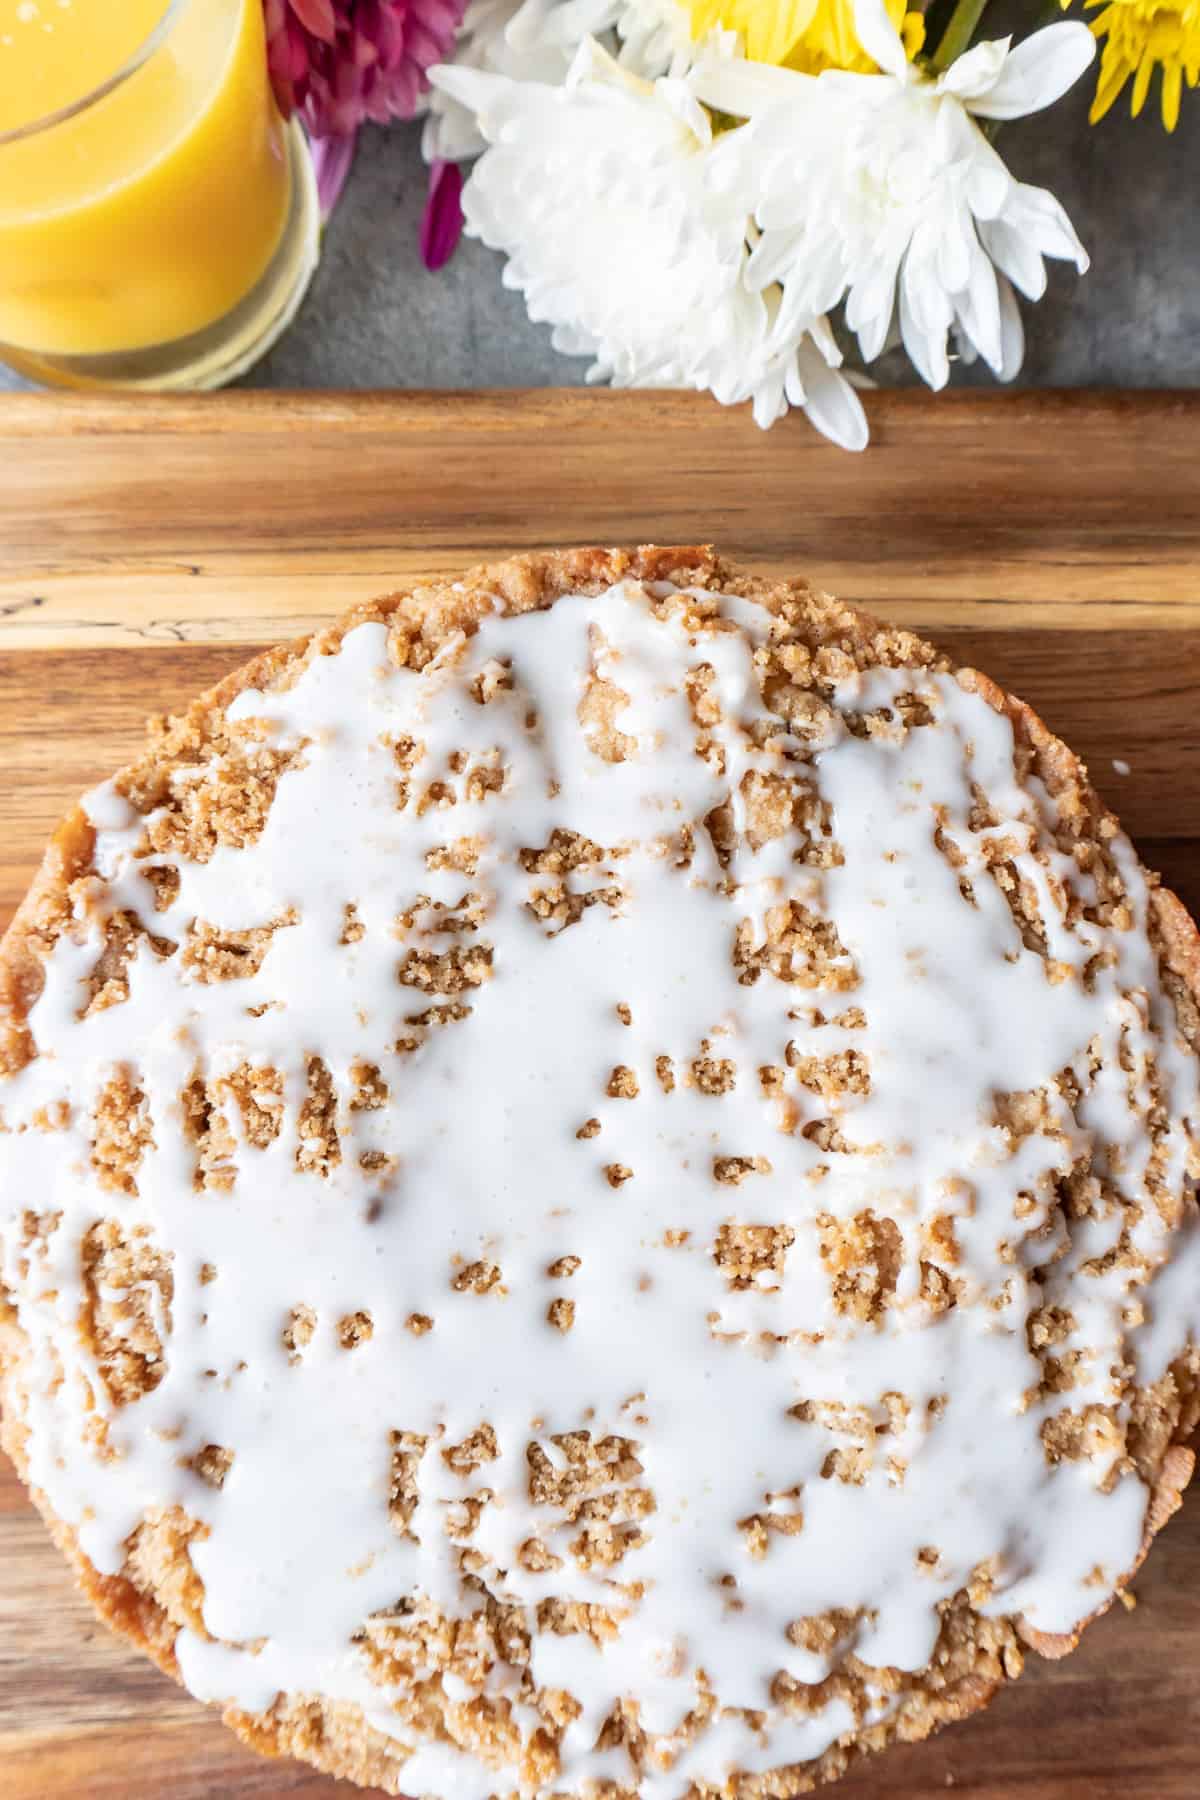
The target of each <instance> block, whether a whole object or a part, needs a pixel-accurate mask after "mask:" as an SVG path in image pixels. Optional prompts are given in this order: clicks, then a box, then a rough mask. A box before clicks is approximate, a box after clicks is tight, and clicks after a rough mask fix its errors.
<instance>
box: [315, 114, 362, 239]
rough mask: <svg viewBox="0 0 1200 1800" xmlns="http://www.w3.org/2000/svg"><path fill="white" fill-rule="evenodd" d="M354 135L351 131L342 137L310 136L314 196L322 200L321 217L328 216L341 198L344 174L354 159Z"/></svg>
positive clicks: (348, 171) (356, 136) (345, 174)
mask: <svg viewBox="0 0 1200 1800" xmlns="http://www.w3.org/2000/svg"><path fill="white" fill-rule="evenodd" d="M357 138H358V133H357V132H355V131H350V132H347V133H346V135H345V136H344V137H319V138H310V139H309V143H310V146H311V148H312V159H313V169H314V171H315V173H316V177H317V198H318V199H319V200H320V203H321V217H322V219H328V217H329V215H330V214H331V213H332V211H333V209H334V207H335V206H336V205H337V203H338V201H339V200H340V199H341V194H342V189H343V188H344V187H345V185H346V177H347V175H349V173H350V165H351V163H352V162H353V161H354V146H355V143H356V142H357Z"/></svg>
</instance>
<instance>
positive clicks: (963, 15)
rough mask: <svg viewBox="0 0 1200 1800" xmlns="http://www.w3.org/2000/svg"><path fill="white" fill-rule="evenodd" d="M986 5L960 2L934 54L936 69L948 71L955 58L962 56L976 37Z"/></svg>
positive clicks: (972, 0)
mask: <svg viewBox="0 0 1200 1800" xmlns="http://www.w3.org/2000/svg"><path fill="white" fill-rule="evenodd" d="M986 5H987V0H958V4H957V5H956V6H955V8H954V11H953V12H952V13H951V14H950V19H949V23H948V24H947V26H946V29H945V31H943V33H942V35H941V39H940V41H939V43H938V47H937V49H936V50H935V51H934V53H933V57H932V62H933V66H934V68H935V69H948V68H949V67H950V64H951V63H952V62H953V61H954V60H955V58H956V57H959V56H961V55H962V53H963V51H964V50H965V49H966V48H967V47H968V45H969V44H970V42H971V39H972V38H973V37H974V36H975V28H976V26H977V25H978V24H979V21H980V19H981V18H982V17H983V9H984V7H985V6H986Z"/></svg>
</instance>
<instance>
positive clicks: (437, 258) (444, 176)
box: [421, 159, 463, 269]
mask: <svg viewBox="0 0 1200 1800" xmlns="http://www.w3.org/2000/svg"><path fill="white" fill-rule="evenodd" d="M462 186H463V178H462V170H461V169H460V168H459V166H458V164H457V163H456V162H442V161H441V160H440V159H439V160H438V161H437V162H434V163H431V164H430V167H429V197H428V199H427V200H426V202H425V211H424V213H423V214H422V217H421V261H422V262H423V263H424V264H425V267H426V268H427V269H441V268H444V267H445V265H446V264H447V263H448V262H449V261H450V258H451V257H452V256H453V255H454V252H455V249H456V247H457V245H458V240H459V238H460V237H461V236H462V228H463V210H462Z"/></svg>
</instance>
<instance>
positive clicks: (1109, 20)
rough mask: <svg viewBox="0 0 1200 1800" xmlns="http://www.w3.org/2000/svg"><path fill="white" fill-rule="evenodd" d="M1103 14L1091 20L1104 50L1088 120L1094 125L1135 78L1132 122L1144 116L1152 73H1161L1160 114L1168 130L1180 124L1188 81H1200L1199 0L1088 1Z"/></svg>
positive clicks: (1089, 6) (1192, 82) (1194, 84)
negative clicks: (1140, 115)
mask: <svg viewBox="0 0 1200 1800" xmlns="http://www.w3.org/2000/svg"><path fill="white" fill-rule="evenodd" d="M1085 3H1086V5H1087V7H1088V10H1089V11H1091V10H1094V8H1096V7H1097V6H1102V7H1103V8H1104V11H1103V12H1102V13H1101V14H1100V16H1099V18H1098V19H1093V20H1092V21H1091V26H1092V30H1093V32H1094V33H1095V35H1096V36H1097V37H1098V38H1099V39H1101V41H1102V43H1103V45H1104V51H1103V54H1102V56H1101V58H1100V73H1099V75H1098V77H1097V79H1096V98H1095V99H1094V100H1093V102H1092V110H1091V112H1090V113H1089V114H1088V118H1089V119H1090V120H1091V122H1092V124H1093V125H1094V124H1095V123H1096V121H1097V120H1098V119H1102V118H1103V117H1104V115H1105V113H1106V112H1107V111H1108V109H1109V107H1110V106H1111V105H1112V104H1113V102H1114V101H1115V100H1116V99H1117V97H1118V95H1119V94H1120V93H1121V92H1122V90H1123V89H1124V86H1125V83H1126V82H1127V81H1128V80H1129V79H1130V77H1131V76H1132V78H1133V98H1132V103H1131V109H1130V110H1131V111H1132V113H1133V116H1134V118H1136V117H1137V115H1138V114H1139V113H1140V112H1141V110H1142V107H1143V106H1144V105H1145V103H1146V95H1147V93H1148V92H1149V90H1150V82H1151V80H1152V79H1153V76H1154V71H1155V70H1156V69H1158V68H1161V69H1162V116H1163V124H1164V125H1165V126H1166V128H1167V130H1168V131H1174V129H1175V127H1176V125H1177V124H1178V123H1179V100H1180V95H1181V94H1182V92H1183V84H1184V82H1185V81H1186V82H1187V84H1188V86H1189V87H1192V88H1194V87H1195V86H1196V84H1197V82H1198V81H1200V0H1085Z"/></svg>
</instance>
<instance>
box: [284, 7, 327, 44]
mask: <svg viewBox="0 0 1200 1800" xmlns="http://www.w3.org/2000/svg"><path fill="white" fill-rule="evenodd" d="M292 11H293V12H294V13H295V15H296V17H297V18H298V19H299V21H300V23H301V24H302V25H303V27H304V29H305V31H311V32H312V34H313V36H314V37H315V38H320V39H321V41H322V42H323V43H326V44H332V43H333V41H334V39H335V38H336V37H337V30H338V20H337V14H336V13H335V12H334V10H333V6H332V4H331V0H292Z"/></svg>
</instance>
